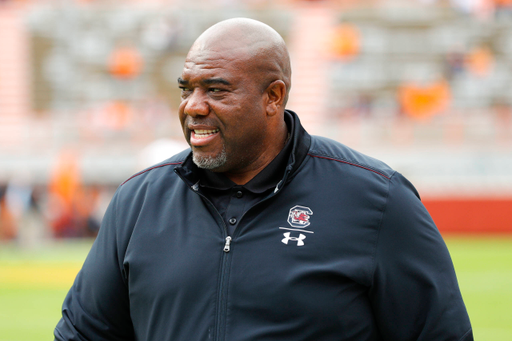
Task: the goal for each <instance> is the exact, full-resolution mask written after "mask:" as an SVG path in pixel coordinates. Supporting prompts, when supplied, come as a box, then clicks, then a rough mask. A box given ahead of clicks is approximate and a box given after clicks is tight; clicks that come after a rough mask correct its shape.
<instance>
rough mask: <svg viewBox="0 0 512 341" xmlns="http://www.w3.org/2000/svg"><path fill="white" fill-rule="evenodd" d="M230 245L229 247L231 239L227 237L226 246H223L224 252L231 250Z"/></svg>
mask: <svg viewBox="0 0 512 341" xmlns="http://www.w3.org/2000/svg"><path fill="white" fill-rule="evenodd" d="M230 245H231V237H230V236H227V237H226V244H224V252H226V253H228V252H229V250H231V248H230Z"/></svg>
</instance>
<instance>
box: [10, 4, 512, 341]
mask: <svg viewBox="0 0 512 341" xmlns="http://www.w3.org/2000/svg"><path fill="white" fill-rule="evenodd" d="M237 16H244V17H250V18H254V19H258V20H261V21H263V22H266V23H267V24H269V25H271V26H272V27H274V28H275V29H276V30H277V31H279V32H280V33H281V35H282V36H283V37H284V38H285V40H286V41H287V44H288V46H289V49H290V53H291V57H292V66H293V71H294V73H293V78H292V84H293V87H292V92H291V97H290V101H289V105H288V108H290V109H292V110H295V111H296V112H297V113H298V114H299V116H300V117H301V120H302V121H303V122H304V125H305V126H306V128H307V129H308V130H309V132H310V133H313V134H319V135H324V136H328V137H331V138H333V139H335V140H339V141H341V142H343V143H345V144H347V145H348V146H350V147H353V148H356V149H358V150H361V151H363V152H365V153H367V154H369V155H372V156H374V157H377V158H380V159H382V160H384V161H385V162H387V163H388V164H390V165H391V166H392V167H394V168H395V169H397V170H398V171H400V172H401V173H403V174H404V175H405V176H407V177H408V178H409V179H410V180H411V181H412V182H413V183H414V184H415V186H416V187H417V189H418V190H419V192H420V194H421V196H422V200H423V202H424V203H425V205H426V207H427V209H428V210H429V211H430V213H431V214H432V216H433V218H434V220H435V221H436V223H437V225H438V227H439V229H440V231H441V233H443V235H444V236H445V238H446V240H447V244H448V246H449V248H450V251H451V253H452V257H453V259H454V263H455V266H456V269H457V271H458V275H459V281H460V285H461V289H462V293H463V295H464V297H465V299H466V303H467V306H468V310H469V314H470V317H471V319H472V321H473V325H474V329H475V336H476V338H477V339H479V340H487V341H489V340H500V341H501V340H512V327H511V326H510V324H511V323H510V321H511V317H512V308H510V307H512V292H511V289H510V288H512V1H511V0H380V1H379V0H359V1H355V0H353V1H352V0H331V1H328V0H323V1H321V0H318V1H305V0H302V1H299V0H273V1H270V0H240V1H235V0H217V1H215V0H197V1H188V2H182V1H174V0H168V1H161V0H145V1H140V0H139V1H136V0H130V1H128V0H126V1H120V0H37V1H36V0H0V341H22V340H23V341H37V340H47V339H51V333H52V330H53V327H54V325H55V324H56V322H57V320H58V318H59V309H60V305H61V303H62V300H63V298H64V295H65V293H66V291H67V289H68V288H69V286H70V285H71V283H72V280H73V278H74V276H75V274H76V272H77V271H78V269H79V267H80V264H81V263H82V262H83V259H84V257H85V255H86V253H87V250H88V248H89V247H90V244H91V242H92V240H93V238H94V236H95V234H96V233H97V230H98V228H99V224H100V222H101V217H102V215H103V212H104V211H105V208H106V205H107V204H108V202H109V200H110V198H111V196H112V194H113V192H114V191H115V189H116V187H117V186H118V184H120V183H121V182H122V181H123V180H124V179H126V178H127V177H129V176H130V175H131V174H133V173H135V172H136V171H138V170H140V169H142V168H144V167H146V166H149V165H151V164H152V163H156V162H158V161H161V160H163V159H165V158H167V157H168V156H170V155H172V154H174V153H175V152H177V151H179V150H181V149H183V148H184V147H186V146H185V144H184V139H183V138H182V135H181V130H180V127H179V122H178V117H177V107H178V103H179V91H178V88H177V86H176V78H177V77H178V76H179V75H180V73H181V68H182V65H183V60H184V57H185V55H186V53H187V51H188V48H189V47H190V45H191V43H192V42H193V41H194V39H195V38H196V37H197V36H198V35H199V34H200V33H201V32H202V31H203V30H204V29H206V28H207V27H209V26H210V25H212V24H214V23H215V22H217V21H219V20H222V19H226V18H229V17H237Z"/></svg>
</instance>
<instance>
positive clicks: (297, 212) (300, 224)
mask: <svg viewBox="0 0 512 341" xmlns="http://www.w3.org/2000/svg"><path fill="white" fill-rule="evenodd" d="M312 215H313V211H312V210H311V209H310V208H309V207H306V206H301V205H295V206H293V207H292V208H290V211H289V213H288V220H287V221H288V224H290V226H291V227H292V228H289V227H280V228H279V229H281V230H289V231H298V232H305V233H314V232H313V231H308V230H305V229H304V228H305V227H307V226H309V225H311V222H310V218H311V216H312ZM295 234H298V235H297V236H295ZM283 236H284V238H283V239H282V240H281V242H282V243H283V244H286V245H288V243H289V242H290V241H293V242H296V245H297V246H304V245H305V242H304V240H305V239H306V235H305V234H302V233H296V232H285V233H283Z"/></svg>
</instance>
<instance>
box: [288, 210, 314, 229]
mask: <svg viewBox="0 0 512 341" xmlns="http://www.w3.org/2000/svg"><path fill="white" fill-rule="evenodd" d="M312 215H313V211H311V209H310V208H309V207H306V206H299V205H297V206H293V207H292V208H290V213H289V214H288V224H290V225H291V226H292V227H299V228H301V227H306V226H309V225H310V224H311V223H310V222H309V218H311V216H312Z"/></svg>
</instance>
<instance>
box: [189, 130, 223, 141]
mask: <svg viewBox="0 0 512 341" xmlns="http://www.w3.org/2000/svg"><path fill="white" fill-rule="evenodd" d="M193 131H194V135H195V138H198V139H204V138H206V137H208V136H210V135H213V134H216V133H218V132H219V129H213V130H205V129H194V130H193Z"/></svg>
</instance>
